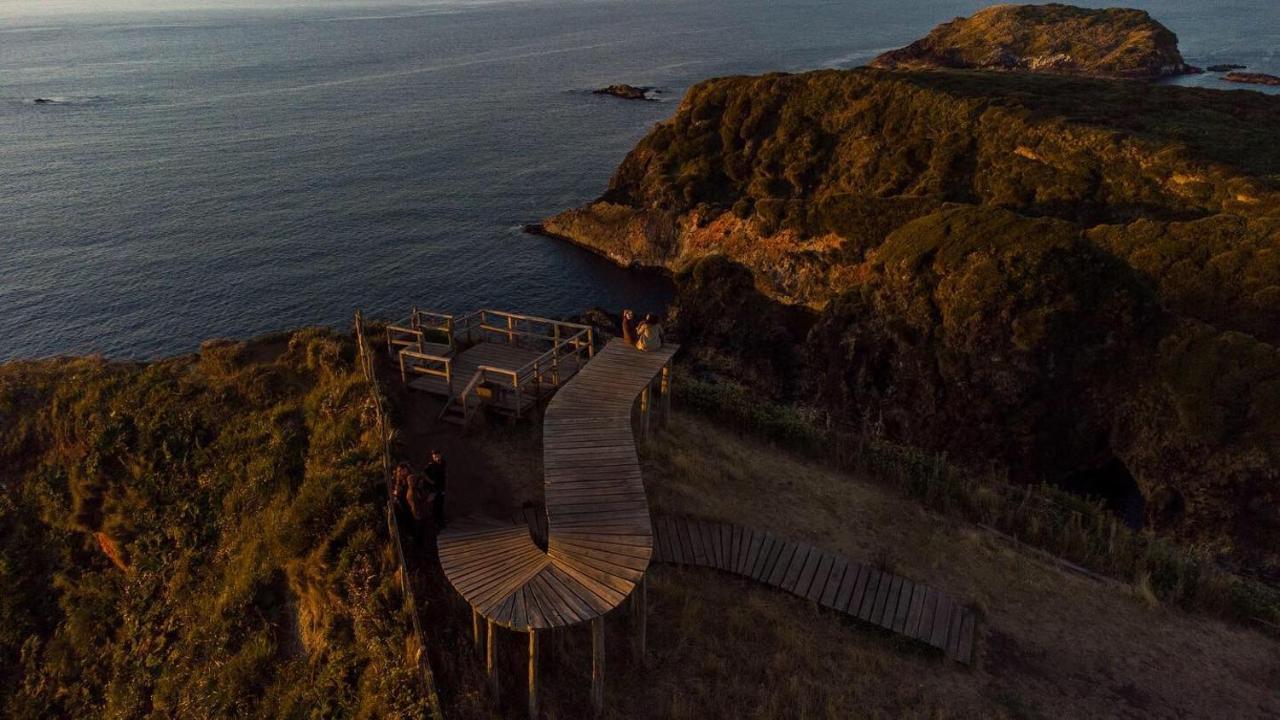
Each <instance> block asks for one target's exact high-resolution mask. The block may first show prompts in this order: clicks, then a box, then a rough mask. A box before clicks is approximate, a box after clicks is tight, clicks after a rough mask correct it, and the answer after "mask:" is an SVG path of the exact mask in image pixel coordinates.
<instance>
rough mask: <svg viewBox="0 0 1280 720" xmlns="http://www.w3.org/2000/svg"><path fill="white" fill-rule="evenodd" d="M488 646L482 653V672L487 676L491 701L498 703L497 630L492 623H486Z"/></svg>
mask: <svg viewBox="0 0 1280 720" xmlns="http://www.w3.org/2000/svg"><path fill="white" fill-rule="evenodd" d="M488 627H489V644H488V647H486V648H485V653H484V670H485V672H486V673H488V675H489V692H490V693H491V694H492V695H493V701H494V702H495V703H496V702H498V628H497V626H496V625H494V624H493V621H492V620H490V621H488Z"/></svg>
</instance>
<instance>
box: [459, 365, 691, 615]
mask: <svg viewBox="0 0 1280 720" xmlns="http://www.w3.org/2000/svg"><path fill="white" fill-rule="evenodd" d="M677 349H678V348H677V346H674V345H671V346H666V347H663V348H662V349H661V350H658V351H656V352H640V351H638V350H635V349H634V348H632V347H630V346H629V345H627V344H625V343H623V342H622V341H620V340H613V341H611V342H610V343H609V344H608V345H607V346H606V347H605V348H604V349H603V350H601V351H600V352H599V353H597V354H596V356H595V358H594V359H593V360H591V361H590V362H589V363H587V364H586V366H585V367H584V368H583V369H582V370H581V371H580V372H579V373H578V374H577V375H576V376H574V378H573V379H572V380H570V381H569V382H568V383H567V384H566V385H565V386H564V387H563V388H561V389H560V390H559V391H558V392H557V393H556V395H555V396H554V397H553V398H552V400H551V402H550V403H549V405H548V407H547V411H546V415H545V417H544V419H543V425H544V432H543V466H544V468H545V472H546V508H547V510H546V516H547V520H546V522H547V537H546V550H545V551H544V550H543V549H542V548H541V547H539V546H538V544H537V543H535V542H534V540H533V538H532V537H531V535H530V533H529V531H528V530H527V529H526V528H524V527H513V526H512V525H511V524H509V523H504V522H501V521H498V520H492V519H483V518H468V519H462V520H458V521H456V522H454V523H453V524H451V525H450V526H449V528H448V529H447V530H445V531H444V532H443V533H441V534H440V538H439V550H440V563H441V565H442V567H443V568H444V572H445V576H446V577H447V578H448V579H449V582H450V583H451V584H452V585H453V586H454V588H455V589H457V591H458V592H459V593H460V594H461V595H462V597H463V598H464V599H466V601H467V602H468V603H469V604H470V605H471V607H472V608H473V609H474V610H475V611H476V612H477V613H479V615H480V616H482V617H484V618H485V619H486V620H488V621H490V622H492V623H496V624H498V625H500V626H502V627H506V628H510V629H512V630H518V631H523V632H532V631H536V630H542V629H547V628H554V627H562V626H566V625H573V624H577V623H581V622H585V621H588V620H594V619H597V618H599V617H602V616H603V615H604V614H605V613H608V612H609V611H610V610H613V609H614V608H616V607H618V606H619V605H620V604H622V602H623V601H624V600H626V598H627V596H628V595H630V594H631V592H632V590H633V589H634V588H635V587H636V585H637V584H638V583H640V582H641V580H642V579H643V578H644V573H645V570H646V569H647V568H648V566H649V560H650V557H651V556H652V553H653V529H652V525H651V523H650V520H649V505H648V501H647V500H646V498H645V493H644V483H643V482H642V480H641V478H640V463H639V460H638V458H637V456H636V445H635V438H634V436H633V435H632V411H633V408H634V406H635V404H636V401H637V399H638V398H639V399H640V400H641V403H642V405H643V404H644V403H651V402H652V401H651V397H652V393H651V391H650V388H651V386H652V385H653V384H654V383H655V380H657V379H658V378H659V377H661V379H662V381H663V383H664V384H666V382H667V381H668V378H669V372H670V363H671V358H672V356H673V355H675V352H676V350H677ZM647 409H648V408H642V412H641V423H642V425H643V424H644V423H645V422H647V420H646V418H647V417H648V412H646V411H647Z"/></svg>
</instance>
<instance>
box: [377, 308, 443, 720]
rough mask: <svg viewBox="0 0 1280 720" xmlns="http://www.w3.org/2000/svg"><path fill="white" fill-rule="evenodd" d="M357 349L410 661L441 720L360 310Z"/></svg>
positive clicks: (383, 408)
mask: <svg viewBox="0 0 1280 720" xmlns="http://www.w3.org/2000/svg"><path fill="white" fill-rule="evenodd" d="M355 336H356V348H357V349H358V352H359V355H360V370H361V372H363V373H364V377H365V380H366V381H368V383H369V394H370V396H371V398H372V400H373V407H374V414H375V416H376V421H377V425H378V437H379V440H380V443H379V444H380V445H381V454H382V481H383V483H385V484H386V486H387V507H386V515H387V531H388V533H389V534H390V536H391V544H392V545H393V546H394V547H395V551H396V563H397V565H398V569H399V575H400V590H401V592H402V593H403V594H404V602H405V606H406V608H407V609H408V611H409V618H410V622H411V624H412V631H413V642H414V648H413V659H412V662H413V664H414V665H415V666H416V669H417V672H418V676H419V678H420V679H421V682H422V687H423V692H424V694H425V695H426V698H427V706H428V708H429V709H430V711H431V715H432V717H434V718H436V720H444V711H443V710H442V709H441V707H440V695H439V693H437V692H436V681H435V674H434V673H432V671H431V662H430V659H429V658H428V657H427V642H426V635H424V634H423V632H422V622H421V620H419V618H418V602H417V598H416V597H415V595H414V591H413V583H412V582H410V579H409V565H408V563H406V562H405V556H404V541H403V539H402V536H401V534H400V523H399V519H398V518H397V516H396V512H395V499H394V497H393V495H392V493H391V472H392V467H393V466H392V463H391V430H390V424H389V423H388V421H387V408H386V403H385V400H384V396H383V394H382V386H381V384H380V383H379V382H378V373H377V368H376V366H375V364H374V354H373V348H372V346H371V345H370V344H369V340H368V338H367V337H366V336H365V333H364V315H363V313H361V312H360V311H359V310H357V311H356V316H355Z"/></svg>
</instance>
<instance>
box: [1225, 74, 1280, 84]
mask: <svg viewBox="0 0 1280 720" xmlns="http://www.w3.org/2000/svg"><path fill="white" fill-rule="evenodd" d="M1222 79H1223V80H1226V81H1228V82H1236V83H1249V84H1251V85H1270V86H1271V87H1280V77H1277V76H1275V75H1268V74H1266V73H1247V72H1230V73H1227V74H1226V75H1223V76H1222Z"/></svg>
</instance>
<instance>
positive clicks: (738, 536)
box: [724, 524, 742, 573]
mask: <svg viewBox="0 0 1280 720" xmlns="http://www.w3.org/2000/svg"><path fill="white" fill-rule="evenodd" d="M741 559H742V526H741V525H736V524H734V525H730V526H729V562H728V563H726V564H725V566H724V569H725V570H727V571H729V572H731V573H737V572H738V565H739V564H740V561H741Z"/></svg>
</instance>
